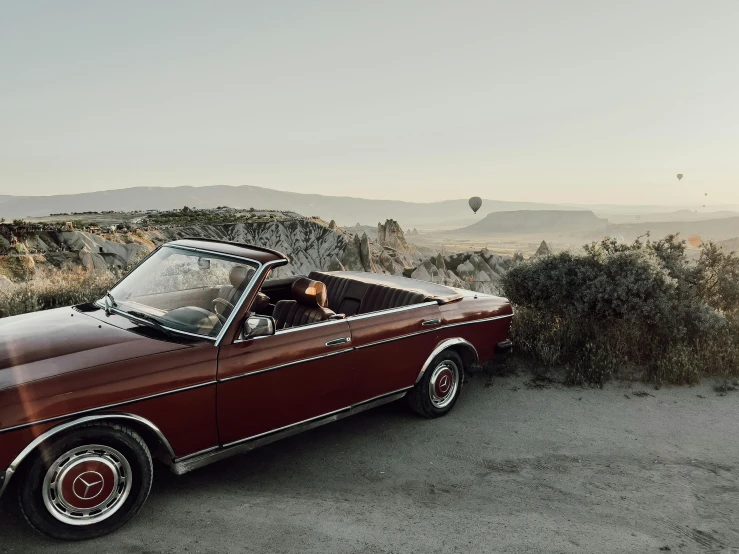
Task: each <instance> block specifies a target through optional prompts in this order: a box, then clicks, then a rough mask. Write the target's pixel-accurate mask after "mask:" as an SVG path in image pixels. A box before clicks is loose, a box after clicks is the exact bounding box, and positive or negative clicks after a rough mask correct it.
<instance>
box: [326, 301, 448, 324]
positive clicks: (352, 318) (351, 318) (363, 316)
mask: <svg viewBox="0 0 739 554" xmlns="http://www.w3.org/2000/svg"><path fill="white" fill-rule="evenodd" d="M438 305H439V303H438V302H422V303H421V304H412V305H410V306H400V307H399V308H389V309H387V310H380V311H378V312H369V313H366V314H358V315H350V316H348V317H347V318H346V319H347V320H349V321H355V320H357V319H366V318H368V317H377V316H380V315H385V314H394V313H396V312H404V311H406V310H415V309H416V308H425V307H426V306H438ZM339 321H342V320H339Z"/></svg>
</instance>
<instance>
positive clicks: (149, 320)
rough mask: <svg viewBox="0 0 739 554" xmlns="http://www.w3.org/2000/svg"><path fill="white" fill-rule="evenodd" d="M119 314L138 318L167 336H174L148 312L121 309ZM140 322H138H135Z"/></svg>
mask: <svg viewBox="0 0 739 554" xmlns="http://www.w3.org/2000/svg"><path fill="white" fill-rule="evenodd" d="M120 313H121V315H130V316H132V317H135V318H136V319H140V320H142V321H143V322H144V325H148V326H149V327H153V328H154V329H157V330H159V331H161V332H162V333H164V334H165V335H167V336H168V337H173V336H175V335H174V333H173V332H172V331H170V330H169V329H167V328H166V327H165V326H164V325H162V324H161V323H160V322H159V320H158V319H157V318H155V317H153V316H150V315H149V314H145V313H144V312H135V311H131V310H129V311H127V312H126V311H123V310H121V312H120ZM135 323H140V322H135Z"/></svg>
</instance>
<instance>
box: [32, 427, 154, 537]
mask: <svg viewBox="0 0 739 554" xmlns="http://www.w3.org/2000/svg"><path fill="white" fill-rule="evenodd" d="M152 476H153V467H152V461H151V454H150V452H149V449H148V448H147V446H146V443H145V442H144V440H143V439H142V438H141V437H140V436H139V435H138V434H137V433H135V432H133V431H132V430H130V429H127V428H125V427H121V426H119V425H113V424H107V423H95V424H91V425H88V426H84V427H79V428H77V429H75V430H73V431H71V432H69V433H67V434H65V435H64V436H62V437H59V438H55V439H53V440H52V441H51V442H50V443H48V444H44V445H43V447H42V448H41V449H39V451H38V452H37V454H36V455H35V456H34V458H32V459H31V460H30V463H29V464H27V465H26V466H25V469H24V472H23V474H22V475H21V478H20V479H19V481H20V483H19V490H18V497H19V501H20V506H21V510H22V512H23V515H24V516H25V517H26V519H27V520H28V522H29V523H30V524H31V525H32V526H33V527H34V528H36V529H37V530H38V531H40V532H41V533H44V534H45V535H49V536H51V537H54V538H57V539H63V540H84V539H91V538H94V537H99V536H101V535H105V534H107V533H110V532H112V531H115V530H116V529H118V528H119V527H121V526H122V525H123V524H125V523H126V522H127V521H129V520H130V519H131V518H132V517H133V516H134V515H136V513H137V512H138V511H139V509H140V508H141V506H142V505H143V504H144V502H145V501H146V498H147V497H148V496H149V491H150V490H151V482H152Z"/></svg>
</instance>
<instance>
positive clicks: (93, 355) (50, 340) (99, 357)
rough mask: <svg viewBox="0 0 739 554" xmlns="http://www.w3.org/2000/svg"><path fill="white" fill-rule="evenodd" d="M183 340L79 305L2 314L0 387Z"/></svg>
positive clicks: (173, 346)
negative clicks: (123, 324) (135, 328)
mask: <svg viewBox="0 0 739 554" xmlns="http://www.w3.org/2000/svg"><path fill="white" fill-rule="evenodd" d="M180 348H186V346H185V345H183V344H178V343H172V342H167V341H161V340H155V339H152V338H148V337H145V336H142V335H139V334H137V333H133V332H131V331H130V330H126V329H122V328H120V327H116V326H114V325H112V324H110V323H109V322H106V321H101V320H98V319H96V318H93V317H90V316H88V315H86V314H85V313H83V312H80V311H77V310H75V309H73V308H58V309H55V310H47V311H42V312H35V313H31V314H25V315H20V316H13V317H7V318H3V319H0V390H2V389H5V388H8V387H13V386H16V385H20V384H23V383H28V382H31V381H36V380H39V379H45V378H48V377H53V376H55V375H60V374H62V373H68V372H71V371H77V370H80V369H85V368H89V367H93V366H97V365H103V364H109V363H113V362H119V361H124V360H127V359H131V358H137V357H140V356H148V355H151V354H158V353H162V352H167V351H171V350H177V349H180Z"/></svg>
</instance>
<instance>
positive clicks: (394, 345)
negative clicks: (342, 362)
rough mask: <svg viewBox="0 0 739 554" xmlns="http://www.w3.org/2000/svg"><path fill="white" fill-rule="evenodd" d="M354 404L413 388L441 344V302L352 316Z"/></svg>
mask: <svg viewBox="0 0 739 554" xmlns="http://www.w3.org/2000/svg"><path fill="white" fill-rule="evenodd" d="M347 321H349V328H350V330H351V333H352V344H353V346H354V348H355V350H354V352H353V353H352V355H351V356H352V367H353V371H354V380H355V382H354V395H355V396H354V403H360V402H365V401H367V400H371V399H373V398H377V397H379V396H383V395H385V394H390V393H393V392H397V391H400V390H403V389H407V388H410V387H412V386H413V385H414V384H415V382H416V378H417V377H418V375H419V373H420V371H421V367H422V366H423V364H424V362H425V361H426V359H427V358H428V356H429V354H430V353H431V351H432V350H433V349H434V348H435V347H436V345H437V344H438V336H439V334H438V332H437V331H436V328H437V327H438V326H439V325H440V324H441V316H440V311H439V305H438V304H437V303H436V302H426V303H423V304H415V305H412V306H404V307H401V308H394V309H389V310H383V311H378V312H371V313H367V314H361V315H356V316H352V317H349V318H348V319H347Z"/></svg>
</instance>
